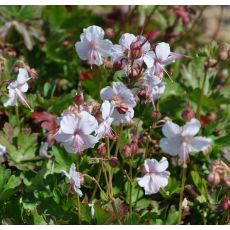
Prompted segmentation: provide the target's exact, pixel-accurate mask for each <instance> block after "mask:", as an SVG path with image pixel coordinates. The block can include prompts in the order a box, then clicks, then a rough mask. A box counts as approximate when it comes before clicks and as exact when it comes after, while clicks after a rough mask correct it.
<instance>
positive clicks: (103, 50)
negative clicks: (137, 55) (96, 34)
mask: <svg viewBox="0 0 230 230" xmlns="http://www.w3.org/2000/svg"><path fill="white" fill-rule="evenodd" d="M98 46H99V48H98V51H99V52H100V54H101V56H102V57H109V56H111V49H112V46H113V43H112V42H111V41H110V40H108V39H105V40H101V41H100V42H99V44H98Z"/></svg>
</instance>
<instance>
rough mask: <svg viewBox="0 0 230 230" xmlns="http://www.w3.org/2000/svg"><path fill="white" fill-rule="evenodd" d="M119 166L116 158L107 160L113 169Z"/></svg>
mask: <svg viewBox="0 0 230 230" xmlns="http://www.w3.org/2000/svg"><path fill="white" fill-rule="evenodd" d="M118 164H119V160H118V158H117V157H110V159H109V165H110V166H111V167H112V168H114V167H116V166H117V165H118Z"/></svg>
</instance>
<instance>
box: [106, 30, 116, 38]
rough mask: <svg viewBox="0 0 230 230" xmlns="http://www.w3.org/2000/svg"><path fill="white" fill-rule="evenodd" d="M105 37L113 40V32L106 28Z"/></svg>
mask: <svg viewBox="0 0 230 230" xmlns="http://www.w3.org/2000/svg"><path fill="white" fill-rule="evenodd" d="M105 35H106V36H107V37H108V38H113V37H114V30H113V29H112V28H107V29H106V30H105Z"/></svg>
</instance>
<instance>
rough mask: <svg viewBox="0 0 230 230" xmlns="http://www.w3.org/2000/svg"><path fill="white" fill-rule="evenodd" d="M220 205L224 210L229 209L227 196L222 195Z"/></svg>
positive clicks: (229, 201)
mask: <svg viewBox="0 0 230 230" xmlns="http://www.w3.org/2000/svg"><path fill="white" fill-rule="evenodd" d="M222 205H223V209H224V210H225V211H230V200H229V198H227V197H224V200H223V203H222Z"/></svg>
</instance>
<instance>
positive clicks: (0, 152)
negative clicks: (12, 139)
mask: <svg viewBox="0 0 230 230" xmlns="http://www.w3.org/2000/svg"><path fill="white" fill-rule="evenodd" d="M5 153H6V147H5V146H3V145H1V144H0V156H3V155H4V154H5Z"/></svg>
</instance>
